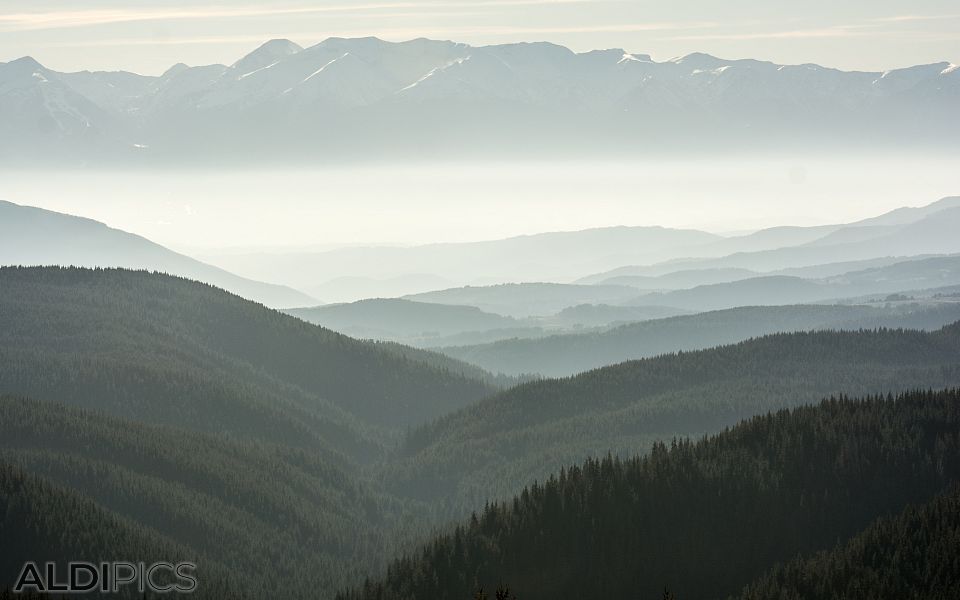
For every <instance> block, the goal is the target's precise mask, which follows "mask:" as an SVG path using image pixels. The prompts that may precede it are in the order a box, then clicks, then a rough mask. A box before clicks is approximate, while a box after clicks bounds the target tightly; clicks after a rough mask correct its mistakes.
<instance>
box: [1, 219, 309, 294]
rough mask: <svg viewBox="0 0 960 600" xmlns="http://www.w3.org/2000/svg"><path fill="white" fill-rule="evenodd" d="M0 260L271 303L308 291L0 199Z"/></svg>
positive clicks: (98, 225) (97, 225) (99, 225)
mask: <svg viewBox="0 0 960 600" xmlns="http://www.w3.org/2000/svg"><path fill="white" fill-rule="evenodd" d="M0 265H23V266H49V265H61V266H77V267H123V268H127V269H145V270H148V271H160V272H163V273H169V274H171V275H178V276H180V277H186V278H188V279H196V280H198V281H203V282H204V283H209V284H211V285H215V286H217V287H221V288H224V289H226V290H229V291H231V292H233V293H235V294H237V295H239V296H243V297H244V298H247V299H250V300H254V301H256V302H261V303H263V304H266V305H267V306H272V307H289V306H303V305H305V304H309V303H311V301H312V298H310V296H308V295H306V294H303V293H301V292H298V291H296V290H294V289H291V288H288V287H285V286H282V285H273V284H269V283H261V282H259V281H253V280H251V279H245V278H243V277H239V276H237V275H234V274H232V273H229V272H227V271H224V270H223V269H220V268H217V267H213V266H210V265H207V264H204V263H202V262H200V261H198V260H194V259H192V258H190V257H188V256H184V255H183V254H178V253H176V252H173V251H172V250H168V249H167V248H164V247H163V246H160V245H159V244H155V243H153V242H151V241H150V240H147V239H144V238H142V237H140V236H138V235H133V234H132V233H127V232H125V231H120V230H118V229H112V228H110V227H107V226H106V225H104V224H103V223H100V222H97V221H93V220H91V219H85V218H83V217H75V216H72V215H65V214H61V213H57V212H52V211H49V210H43V209H41V208H34V207H31V206H20V205H18V204H13V203H11V202H4V201H2V200H0Z"/></svg>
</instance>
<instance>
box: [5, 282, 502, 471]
mask: <svg viewBox="0 0 960 600" xmlns="http://www.w3.org/2000/svg"><path fill="white" fill-rule="evenodd" d="M493 390H494V388H493V387H492V386H491V385H489V384H487V383H483V382H481V381H478V380H475V379H472V378H469V377H466V376H464V375H462V374H458V373H452V372H450V371H448V370H446V369H443V368H440V367H437V366H432V365H428V364H426V363H425V362H422V361H419V360H412V359H410V358H407V357H405V356H402V355H401V354H400V353H398V352H397V351H396V350H392V349H390V348H386V347H381V346H377V345H374V344H370V343H365V342H360V341H357V340H354V339H351V338H348V337H346V336H343V335H340V334H338V333H335V332H332V331H329V330H326V329H323V328H321V327H317V326H315V325H311V324H308V323H305V322H303V321H300V320H299V319H296V318H293V317H290V316H287V315H284V314H281V313H279V312H276V311H273V310H269V309H267V308H264V307H263V306H261V305H259V304H255V303H253V302H249V301H246V300H243V299H241V298H239V297H237V296H233V295H231V294H229V293H227V292H224V291H222V290H220V289H217V288H214V287H211V286H208V285H205V284H201V283H197V282H193V281H188V280H185V279H180V278H176V277H171V276H167V275H161V274H156V273H147V272H140V271H126V270H116V269H105V270H100V269H97V270H89V269H79V268H59V267H47V268H2V269H0V393H14V394H23V395H27V396H31V397H35V398H40V399H44V400H59V401H63V402H65V403H67V404H73V405H77V406H82V407H89V408H98V409H102V410H104V411H106V412H108V413H112V414H115V415H118V416H122V417H127V418H132V419H135V420H141V421H147V422H156V423H165V424H170V425H175V426H181V427H187V428H192V429H199V430H203V431H223V432H231V433H234V434H237V435H241V436H246V437H256V438H261V439H267V440H272V441H278V442H283V443H287V444H298V445H316V444H327V445H332V446H333V447H335V448H337V449H340V450H342V451H343V452H345V453H347V454H350V455H354V456H369V455H371V453H373V454H377V453H379V450H376V446H377V445H378V444H379V441H378V440H382V439H383V438H384V435H391V434H390V432H391V431H399V430H402V428H405V427H408V426H411V425H416V424H418V423H422V422H424V421H426V420H428V419H431V418H435V417H438V416H440V415H442V414H444V413H446V412H449V411H451V410H454V409H456V408H459V407H462V406H465V405H467V404H469V403H471V402H474V401H476V400H477V399H479V398H481V397H483V396H485V395H487V394H489V393H490V392H492V391H493Z"/></svg>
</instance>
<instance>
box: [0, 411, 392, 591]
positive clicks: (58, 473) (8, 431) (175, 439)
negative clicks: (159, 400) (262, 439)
mask: <svg viewBox="0 0 960 600" xmlns="http://www.w3.org/2000/svg"><path fill="white" fill-rule="evenodd" d="M7 465H12V466H14V467H15V468H16V470H17V471H20V472H22V473H23V474H22V475H17V474H16V472H14V473H11V472H10V471H9V467H7ZM5 467H6V468H5ZM37 477H39V478H40V480H39V481H37V480H35V479H34V478H37ZM0 481H3V483H4V487H5V488H8V489H4V492H6V493H5V494H3V495H2V496H0V507H3V508H4V509H5V510H3V511H0V532H3V533H4V539H14V540H19V541H22V542H23V544H24V545H23V546H20V545H19V544H4V545H3V546H4V548H3V550H2V551H0V552H2V553H3V556H2V560H0V581H2V582H4V583H6V582H8V581H12V580H13V577H14V576H15V573H16V572H18V571H19V569H20V568H21V567H22V565H23V562H24V561H26V560H35V561H36V560H41V559H45V558H46V559H49V560H57V561H60V562H61V563H65V562H66V561H68V560H79V559H81V558H82V559H83V560H85V561H88V562H96V561H98V560H100V559H109V558H113V559H115V560H127V561H138V560H148V559H153V560H160V559H164V560H172V559H174V558H177V557H180V558H181V559H182V560H189V561H191V562H194V563H195V564H197V574H198V584H203V585H202V587H201V591H203V588H204V587H205V588H206V592H207V594H206V595H207V596H208V597H221V598H222V597H229V596H230V593H229V591H230V590H237V591H242V595H245V596H248V597H250V598H257V597H263V595H264V594H267V593H284V594H285V595H288V596H292V597H315V596H314V595H313V594H315V593H316V591H317V590H331V589H335V588H337V587H340V586H343V585H345V584H347V583H349V582H351V581H356V580H357V579H359V578H361V577H362V576H363V575H366V574H367V573H369V572H370V571H371V570H372V569H375V568H376V567H377V566H378V565H379V563H380V562H382V561H383V560H385V557H386V556H387V553H388V552H389V549H390V548H391V547H392V545H393V539H394V538H393V536H392V529H390V528H388V526H387V521H388V518H387V515H386V512H387V510H391V509H390V504H389V503H388V502H386V501H383V500H382V499H380V498H378V497H377V496H376V495H375V494H374V493H373V492H371V491H370V490H369V489H368V488H367V486H365V485H364V484H362V483H360V481H359V480H358V479H357V478H356V477H354V476H353V475H351V474H350V473H349V471H348V470H346V469H345V468H344V466H343V465H341V464H339V463H338V461H337V459H336V457H333V456H330V455H325V454H323V453H320V452H317V451H315V450H303V449H295V448H291V447H289V446H283V445H275V444H263V443H255V442H254V443H252V442H247V441H241V440H237V439H231V438H230V437H225V436H220V435H212V434H201V433H196V432H188V431H184V430H182V429H176V428H171V427H165V426H154V425H146V424H142V423H137V422H132V421H128V420H123V419H116V418H113V417H110V416H107V415H105V414H103V413H102V412H98V411H89V410H81V409H76V408H71V407H68V406H65V405H62V404H58V403H50V402H37V401H33V400H26V399H22V398H11V397H0ZM51 486H57V487H58V488H62V489H63V491H57V490H56V489H55V488H51ZM9 488H13V489H9ZM67 490H69V491H67ZM7 494H12V495H13V497H11V496H8V495H7ZM57 495H59V496H60V498H61V499H55V498H56V496H57ZM38 496H39V497H38ZM26 502H30V504H26V505H25V504H24V503H26ZM27 515H30V516H29V517H28V516H27ZM393 523H394V521H393V520H390V526H389V527H392V525H393ZM58 528H64V529H58ZM31 529H33V531H30V530H31ZM28 532H29V533H30V535H26V534H27V533H28ZM7 535H10V536H11V537H7ZM21 536H26V537H21ZM217 575H219V577H217ZM208 576H209V577H210V579H208ZM227 582H229V583H227ZM225 583H226V585H224V584H225ZM218 588H220V589H218ZM324 595H326V596H329V595H330V594H328V593H326V594H324Z"/></svg>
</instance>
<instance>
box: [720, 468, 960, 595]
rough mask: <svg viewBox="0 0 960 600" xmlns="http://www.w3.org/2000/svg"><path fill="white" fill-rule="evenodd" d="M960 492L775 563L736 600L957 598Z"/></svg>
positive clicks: (959, 590) (959, 582)
mask: <svg viewBox="0 0 960 600" xmlns="http://www.w3.org/2000/svg"><path fill="white" fill-rule="evenodd" d="M958 573H960V488H958V487H956V486H954V487H953V488H952V489H951V490H950V491H948V492H944V493H943V494H941V495H940V496H938V497H937V498H935V499H934V500H932V501H931V502H929V503H927V504H922V505H919V506H910V507H908V508H907V509H906V510H904V511H903V513H901V514H900V515H897V516H896V517H884V518H881V519H878V520H877V522H876V523H874V524H872V525H871V526H870V527H869V528H868V529H867V530H866V531H864V532H863V533H861V534H859V535H857V536H856V537H855V538H853V539H852V540H850V541H848V542H845V543H841V544H839V545H838V546H837V547H836V548H834V549H832V550H828V551H823V552H819V553H817V554H816V555H814V556H811V557H809V558H797V559H795V560H793V561H790V562H788V563H786V564H785V565H780V566H778V567H777V568H775V569H773V570H772V571H771V572H770V573H768V574H766V575H764V576H763V577H761V578H760V579H759V580H757V581H755V582H754V583H752V584H750V585H749V586H747V588H746V589H744V591H743V593H742V594H741V595H740V596H739V599H740V600H767V599H769V598H783V599H785V600H794V599H796V600H801V599H804V598H869V599H870V600H903V599H904V598H923V599H924V600H954V599H956V598H960V580H958V578H957V574H958Z"/></svg>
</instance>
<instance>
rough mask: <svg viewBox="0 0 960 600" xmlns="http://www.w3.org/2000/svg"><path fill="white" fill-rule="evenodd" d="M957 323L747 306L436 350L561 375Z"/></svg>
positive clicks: (835, 308) (918, 314)
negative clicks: (683, 354) (660, 358)
mask: <svg viewBox="0 0 960 600" xmlns="http://www.w3.org/2000/svg"><path fill="white" fill-rule="evenodd" d="M958 320H960V303H956V302H941V303H934V304H929V303H921V304H914V303H911V302H903V303H896V304H895V305H892V306H890V307H887V306H885V305H881V306H857V305H853V306H841V305H808V306H748V307H741V308H731V309H725V310H719V311H712V312H706V313H700V314H694V315H685V316H678V317H672V318H666V319H656V320H649V321H645V322H641V323H630V324H626V325H621V326H619V327H615V328H613V329H610V330H605V331H593V332H587V333H567V334H563V335H551V336H542V337H538V338H534V339H512V340H501V341H497V342H493V343H488V344H478V345H471V346H451V347H444V348H439V349H438V351H440V352H443V353H444V354H447V355H449V356H451V357H454V358H457V359H460V360H464V361H467V362H469V363H472V364H475V365H478V366H480V367H482V368H484V369H486V370H488V371H491V372H494V373H504V374H507V375H517V374H520V373H539V374H541V375H544V376H547V377H564V376H568V375H573V374H575V373H580V372H582V371H587V370H590V369H595V368H598V367H602V366H605V365H612V364H616V363H620V362H623V361H626V360H635V359H639V358H647V357H651V356H656V355H658V354H665V353H668V352H676V351H678V350H683V351H689V350H702V349H704V348H710V347H712V346H718V345H721V344H731V343H736V342H740V341H743V340H746V339H749V338H752V337H757V336H761V335H768V334H771V333H778V332H787V331H811V330H817V329H848V330H849V329H860V328H868V329H869V328H875V327H893V328H896V327H904V328H908V329H939V328H940V327H943V326H944V325H947V324H949V323H953V322H955V321H958Z"/></svg>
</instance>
